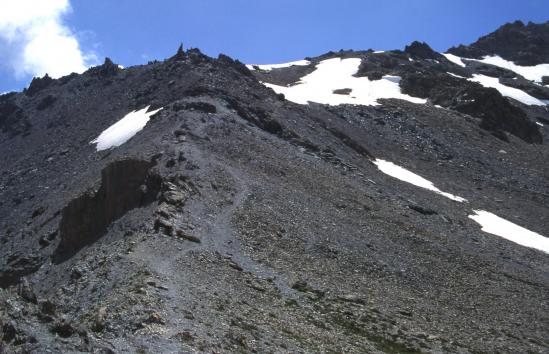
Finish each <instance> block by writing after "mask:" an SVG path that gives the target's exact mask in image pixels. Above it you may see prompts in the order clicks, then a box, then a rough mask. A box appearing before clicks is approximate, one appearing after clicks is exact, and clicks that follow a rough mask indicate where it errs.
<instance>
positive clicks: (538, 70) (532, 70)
mask: <svg viewBox="0 0 549 354" xmlns="http://www.w3.org/2000/svg"><path fill="white" fill-rule="evenodd" d="M470 60H475V61H478V62H481V63H485V64H491V65H495V66H499V67H500V68H504V69H508V70H511V71H514V72H515V73H517V74H519V75H521V76H523V77H524V78H525V79H528V80H531V81H536V82H541V78H542V77H543V76H549V64H538V65H535V66H521V65H517V64H515V63H513V62H512V61H508V60H505V59H503V58H502V57H500V56H497V55H493V56H485V57H484V58H483V59H470Z"/></svg>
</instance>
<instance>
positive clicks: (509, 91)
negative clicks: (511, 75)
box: [468, 74, 547, 106]
mask: <svg viewBox="0 0 549 354" xmlns="http://www.w3.org/2000/svg"><path fill="white" fill-rule="evenodd" d="M468 80H469V81H474V82H478V83H479V84H481V85H482V86H484V87H492V88H495V89H496V90H498V91H499V93H501V94H502V95H503V96H506V97H510V98H513V99H515V100H517V101H519V102H522V103H524V104H526V105H531V106H545V105H546V104H547V103H546V102H545V101H542V100H540V99H537V98H535V97H533V96H530V95H529V94H527V93H526V92H524V91H522V90H519V89H516V88H514V87H509V86H505V85H503V84H501V83H500V82H499V79H498V78H497V77H490V76H486V75H481V74H473V78H472V79H468Z"/></svg>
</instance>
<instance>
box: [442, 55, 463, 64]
mask: <svg viewBox="0 0 549 354" xmlns="http://www.w3.org/2000/svg"><path fill="white" fill-rule="evenodd" d="M441 54H442V55H444V56H445V57H446V59H448V60H449V61H451V62H452V63H454V64H456V65H459V66H461V67H465V63H464V62H463V60H461V58H460V57H458V56H457V55H454V54H450V53H441Z"/></svg>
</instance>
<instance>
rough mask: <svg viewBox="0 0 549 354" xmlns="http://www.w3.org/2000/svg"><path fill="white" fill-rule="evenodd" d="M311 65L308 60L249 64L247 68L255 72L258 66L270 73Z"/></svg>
mask: <svg viewBox="0 0 549 354" xmlns="http://www.w3.org/2000/svg"><path fill="white" fill-rule="evenodd" d="M309 64H311V62H310V61H308V60H297V61H291V62H289V63H282V64H247V65H246V67H247V68H248V69H250V70H255V67H256V66H257V67H258V68H259V69H261V70H265V71H270V70H273V69H280V68H289V67H290V66H294V65H299V66H307V65H309Z"/></svg>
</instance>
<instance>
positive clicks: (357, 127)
mask: <svg viewBox="0 0 549 354" xmlns="http://www.w3.org/2000/svg"><path fill="white" fill-rule="evenodd" d="M509 33H512V34H509ZM548 33H549V31H547V24H543V25H531V24H529V25H527V26H524V25H522V24H517V23H515V24H511V25H505V26H503V27H502V28H501V29H499V30H498V31H496V32H495V33H493V34H490V35H488V36H486V37H483V38H481V39H479V41H478V42H476V43H475V44H472V45H471V46H468V47H463V46H460V47H457V48H453V49H451V50H450V52H451V53H453V54H454V56H449V55H448V54H441V53H436V52H434V51H433V50H432V49H431V48H430V47H429V46H428V45H427V44H425V43H419V42H414V43H412V44H410V45H409V46H407V47H406V48H405V50H404V51H400V50H395V51H388V52H373V51H343V52H337V53H334V52H330V53H326V54H324V55H322V56H319V57H314V58H313V57H312V58H307V60H305V61H303V62H300V63H298V64H297V65H281V66H277V67H265V66H263V67H262V66H246V65H243V64H242V63H240V62H238V61H235V60H233V59H231V58H229V57H227V56H224V55H221V56H219V57H218V58H216V59H214V58H210V57H207V56H205V55H203V54H202V53H200V52H199V51H198V50H196V49H193V50H189V51H183V50H182V49H180V50H179V51H178V52H177V54H176V55H174V56H173V57H172V58H169V59H167V60H165V61H161V62H159V61H155V62H151V63H149V64H148V65H143V66H135V67H131V68H127V69H123V70H122V69H120V68H118V66H117V65H115V64H114V63H112V62H111V61H110V60H106V61H105V64H104V65H102V66H98V67H95V68H92V69H90V70H88V71H87V72H86V73H84V74H82V75H69V76H66V77H64V78H61V79H58V80H53V79H50V78H48V77H45V78H41V79H35V80H33V82H32V83H31V85H30V86H29V88H28V89H27V90H25V91H24V92H22V93H11V94H7V95H2V96H0V151H1V153H2V164H0V287H1V288H0V302H1V304H2V306H0V314H1V316H0V339H1V342H0V343H1V344H0V351H2V350H4V351H6V352H28V351H30V352H32V351H35V352H42V351H45V350H46V349H47V350H50V351H52V352H138V351H142V352H143V351H144V352H187V351H191V352H193V351H195V352H323V351H333V352H357V353H358V352H398V353H408V352H494V351H501V352H526V351H533V352H543V351H546V350H547V349H548V347H549V343H548V342H547V338H548V334H549V333H548V332H547V328H548V326H547V325H546V324H547V323H548V322H549V317H548V313H549V312H548V311H547V308H546V307H547V293H548V290H549V275H548V274H549V273H548V272H547V270H548V267H549V255H548V254H547V252H549V247H547V246H546V242H547V241H546V238H545V237H544V236H549V219H548V215H549V212H548V211H549V210H548V205H549V183H548V179H547V176H548V175H549V174H548V172H549V171H548V169H547V161H548V158H549V150H548V149H547V145H546V141H547V134H548V128H547V125H549V113H548V111H547V106H546V102H545V101H546V100H549V89H548V88H547V87H546V86H544V83H543V76H544V75H541V74H539V73H540V72H541V73H543V72H542V71H540V72H537V71H536V72H532V70H529V71H527V72H525V71H524V70H523V69H521V68H520V67H519V68H516V67H511V66H510V65H508V63H507V64H505V65H506V67H504V66H505V65H503V64H500V65H495V64H494V62H492V63H489V62H486V60H485V59H484V56H494V55H499V56H500V57H501V59H502V60H504V61H507V62H509V61H515V64H517V65H522V66H524V65H537V64H542V63H549V58H547V57H546V54H544V53H545V50H547V46H546V45H543V43H544V42H543V38H546V36H547V34H548ZM520 36H526V37H524V38H526V39H524V38H523V37H520ZM518 37H520V38H522V39H520V40H518V39H516V38H518ZM540 38H541V39H540ZM502 41H503V42H504V41H507V42H505V43H507V44H505V45H504V44H503V42H502ZM520 41H522V42H523V43H524V47H523V48H525V50H524V51H523V52H524V53H526V52H528V53H530V54H528V55H526V54H524V55H523V54H521V55H520V57H519V56H513V55H512V53H518V52H517V51H514V52H513V51H512V50H509V51H506V49H505V48H514V46H516V45H518V44H517V43H519V42H520ZM524 41H526V42H524ZM520 53H522V52H520ZM517 55H518V54H517ZM457 56H459V57H457ZM469 59H477V60H469ZM544 60H545V61H544ZM497 63H501V62H497ZM511 68H514V69H513V70H512V69H511ZM521 73H522V74H521ZM532 75H537V76H535V77H534V76H532ZM538 76H539V80H538ZM307 102H308V103H307ZM147 107H148V108H147ZM147 110H148V112H149V113H148V114H147ZM157 110H158V111H157ZM155 111H157V112H156V113H155ZM129 132H132V133H131V134H130V133H129ZM100 136H102V137H103V139H104V140H102V141H103V144H102V145H101V146H103V147H104V149H103V148H102V149H100V150H98V149H97V147H98V146H99V145H96V144H95V143H92V141H96V140H97V138H98V137H100ZM109 144H110V145H109ZM486 216H489V217H487V218H486ZM483 217H485V218H484V219H483ZM493 220H497V222H495V223H494V222H493ZM489 221H492V223H489ZM502 225H503V226H502ZM497 227H499V229H497V230H496V229H495V228H497ZM506 231H508V232H506ZM509 233H511V235H510V234H509ZM513 236H515V237H514V238H513Z"/></svg>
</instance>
